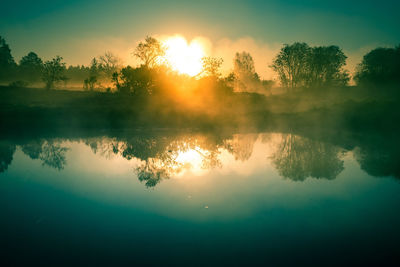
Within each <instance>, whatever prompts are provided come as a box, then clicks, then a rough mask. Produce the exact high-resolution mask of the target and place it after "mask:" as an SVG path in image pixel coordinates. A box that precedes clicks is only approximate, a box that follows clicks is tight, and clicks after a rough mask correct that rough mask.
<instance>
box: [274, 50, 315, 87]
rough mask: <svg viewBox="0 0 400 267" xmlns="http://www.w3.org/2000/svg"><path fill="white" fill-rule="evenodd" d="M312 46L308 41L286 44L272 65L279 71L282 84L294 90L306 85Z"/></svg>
mask: <svg viewBox="0 0 400 267" xmlns="http://www.w3.org/2000/svg"><path fill="white" fill-rule="evenodd" d="M309 53H310V47H309V46H308V45H307V44H306V43H294V44H292V45H288V44H285V45H283V47H282V48H281V51H280V52H279V54H278V55H277V56H276V57H275V59H274V61H273V63H272V65H271V66H270V67H271V68H272V69H273V70H274V71H275V72H277V73H278V76H279V79H280V81H281V84H282V86H284V87H286V88H288V89H289V90H293V89H294V88H297V87H300V86H304V85H305V78H306V76H307V59H308V57H307V56H308V54H309Z"/></svg>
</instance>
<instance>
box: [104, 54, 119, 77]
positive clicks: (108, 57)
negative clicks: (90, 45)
mask: <svg viewBox="0 0 400 267" xmlns="http://www.w3.org/2000/svg"><path fill="white" fill-rule="evenodd" d="M98 62H99V67H100V68H101V70H102V71H103V72H104V74H105V76H106V77H107V78H108V79H109V78H110V77H111V76H112V74H113V73H114V72H117V71H118V70H119V69H120V68H121V65H122V63H121V59H120V58H118V57H117V56H116V55H114V54H113V53H111V52H109V51H107V52H105V53H104V55H101V56H100V57H99V59H98Z"/></svg>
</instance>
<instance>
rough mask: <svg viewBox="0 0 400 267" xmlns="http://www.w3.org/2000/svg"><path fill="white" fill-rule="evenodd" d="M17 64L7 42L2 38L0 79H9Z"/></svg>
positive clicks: (0, 42)
mask: <svg viewBox="0 0 400 267" xmlns="http://www.w3.org/2000/svg"><path fill="white" fill-rule="evenodd" d="M15 66H16V64H15V61H14V58H13V57H12V55H11V49H10V47H9V46H8V44H7V43H6V40H5V39H4V38H2V37H1V36H0V79H8V78H9V77H10V74H11V73H12V71H13V70H14V68H15Z"/></svg>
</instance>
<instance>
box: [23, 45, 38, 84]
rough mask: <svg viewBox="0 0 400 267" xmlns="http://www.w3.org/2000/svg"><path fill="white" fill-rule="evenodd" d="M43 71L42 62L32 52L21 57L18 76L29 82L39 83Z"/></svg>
mask: <svg viewBox="0 0 400 267" xmlns="http://www.w3.org/2000/svg"><path fill="white" fill-rule="evenodd" d="M42 71H43V61H42V59H41V58H40V57H39V56H38V55H37V54H36V53H34V52H29V53H28V55H26V56H24V57H22V59H21V60H20V62H19V75H20V77H23V78H24V79H25V80H27V81H30V82H36V81H39V80H40V78H41V73H42Z"/></svg>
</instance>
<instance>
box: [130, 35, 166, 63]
mask: <svg viewBox="0 0 400 267" xmlns="http://www.w3.org/2000/svg"><path fill="white" fill-rule="evenodd" d="M165 50H166V49H165V47H164V45H162V44H161V43H160V41H158V40H157V39H155V38H153V37H151V36H147V37H146V39H145V41H144V42H140V43H139V44H138V46H137V47H136V49H135V51H134V52H133V55H134V56H135V57H137V58H139V59H140V60H141V61H142V62H143V64H144V65H145V66H146V67H147V68H153V67H154V66H155V65H157V63H158V61H159V60H160V58H161V57H163V56H164V55H165Z"/></svg>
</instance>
